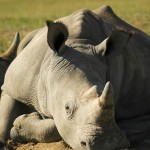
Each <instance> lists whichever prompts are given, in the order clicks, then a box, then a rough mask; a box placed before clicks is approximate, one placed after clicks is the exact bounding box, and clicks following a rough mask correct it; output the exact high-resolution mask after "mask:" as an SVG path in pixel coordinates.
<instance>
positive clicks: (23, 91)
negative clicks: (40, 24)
mask: <svg viewBox="0 0 150 150" xmlns="http://www.w3.org/2000/svg"><path fill="white" fill-rule="evenodd" d="M59 22H61V23H59ZM25 41H29V42H25V44H22V46H21V47H23V50H22V51H21V50H20V51H21V52H20V53H19V55H18V56H17V58H16V59H15V60H14V61H13V62H12V63H11V65H10V67H9V69H8V71H7V73H6V76H5V81H4V85H3V87H2V90H3V93H2V97H1V101H0V114H2V115H1V116H0V129H2V130H0V141H1V142H2V143H4V141H5V140H6V139H7V138H8V135H9V131H10V129H11V127H12V124H13V122H14V120H15V118H17V117H18V116H19V115H20V114H21V113H20V112H19V110H18V103H19V104H20V102H21V103H23V104H26V105H27V106H32V107H33V108H34V109H35V110H36V111H37V112H35V113H31V114H28V115H22V116H20V117H18V118H17V119H16V120H15V122H14V124H13V128H12V129H11V137H12V138H13V139H14V140H18V141H19V139H20V141H35V142H54V141H59V140H61V138H63V139H64V140H65V141H66V142H67V143H68V144H69V145H70V146H71V147H72V148H73V149H75V150H99V149H104V150H112V149H121V148H126V147H129V145H130V144H131V146H132V143H134V141H140V142H143V141H148V139H149V137H148V136H149V131H150V129H149V128H150V118H149V117H150V116H149V111H150V100H149V98H150V92H149V89H150V80H149V73H150V69H149V64H150V59H149V55H150V52H149V48H150V38H149V36H148V35H146V34H145V33H143V32H142V31H139V30H138V29H136V28H134V27H132V26H130V25H128V24H127V23H125V22H124V21H122V20H121V19H119V18H118V17H117V16H116V15H115V14H114V13H113V11H112V10H111V8H110V7H108V6H104V7H102V8H99V9H97V10H95V11H90V10H80V11H78V12H75V13H73V14H71V15H69V16H67V17H64V18H61V19H58V20H57V21H55V22H50V21H47V27H44V28H42V29H39V30H38V31H37V32H36V33H35V36H31V38H29V40H28V38H27V40H25ZM26 45H27V46H26ZM21 49H22V48H21ZM14 70H15V71H14ZM137 133H138V134H139V135H142V136H139V137H140V138H139V139H136V137H137V136H136V134H137ZM141 137H142V138H141ZM146 144H147V143H146Z"/></svg>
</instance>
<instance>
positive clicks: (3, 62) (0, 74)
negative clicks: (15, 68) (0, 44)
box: [0, 33, 20, 95]
mask: <svg viewBox="0 0 150 150" xmlns="http://www.w3.org/2000/svg"><path fill="white" fill-rule="evenodd" d="M19 42H20V37H19V33H16V35H15V38H14V41H13V43H12V44H11V46H10V48H9V49H8V50H7V51H6V52H5V53H3V54H1V55H0V87H1V86H2V84H3V81H4V76H5V73H6V70H7V68H8V66H9V65H10V63H11V62H12V61H13V60H14V58H15V57H16V54H17V48H18V45H19ZM0 95H1V89H0Z"/></svg>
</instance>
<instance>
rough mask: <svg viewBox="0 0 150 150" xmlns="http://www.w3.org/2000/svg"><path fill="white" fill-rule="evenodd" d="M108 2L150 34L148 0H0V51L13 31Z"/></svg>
mask: <svg viewBox="0 0 150 150" xmlns="http://www.w3.org/2000/svg"><path fill="white" fill-rule="evenodd" d="M102 5H110V6H111V7H112V8H113V10H114V11H115V12H116V14H117V15H118V16H119V17H121V18H122V19H123V20H125V21H126V22H128V23H129V24H132V25H133V26H135V27H137V28H139V29H141V30H143V31H144V32H146V33H147V34H149V35H150V28H149V25H150V0H0V52H2V51H5V50H6V49H7V48H8V47H9V45H10V44H11V41H12V39H13V36H14V34H15V32H17V31H19V32H20V33H21V37H23V36H25V35H26V34H27V33H28V32H30V31H32V30H34V29H37V28H39V27H42V26H45V20H47V19H51V20H55V19H57V18H59V17H62V16H65V15H68V14H70V13H72V12H74V11H76V10H78V9H82V8H87V9H91V10H92V9H96V8H98V7H100V6H102Z"/></svg>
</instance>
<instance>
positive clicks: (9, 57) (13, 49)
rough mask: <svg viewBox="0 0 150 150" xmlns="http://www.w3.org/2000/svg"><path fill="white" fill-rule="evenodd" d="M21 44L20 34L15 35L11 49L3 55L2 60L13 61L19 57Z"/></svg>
mask: <svg viewBox="0 0 150 150" xmlns="http://www.w3.org/2000/svg"><path fill="white" fill-rule="evenodd" d="M19 43H20V35H19V32H17V33H16V34H15V37H14V40H13V42H12V44H11V46H10V47H9V49H8V50H7V51H6V52H5V53H4V54H2V55H1V57H2V58H4V59H7V60H9V61H12V60H13V59H14V58H15V57H16V55H17V49H18V46H19Z"/></svg>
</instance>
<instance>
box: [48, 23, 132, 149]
mask: <svg viewBox="0 0 150 150" xmlns="http://www.w3.org/2000/svg"><path fill="white" fill-rule="evenodd" d="M47 26H48V35H47V42H48V45H49V47H50V49H51V51H52V53H53V59H52V60H51V62H50V66H51V70H52V71H51V72H50V75H49V80H48V81H49V83H50V85H49V86H48V88H49V91H52V92H51V94H49V96H48V99H50V101H49V102H47V105H48V110H50V112H51V114H52V116H53V118H54V121H55V124H56V126H57V129H58V131H59V133H60V135H61V136H62V138H63V139H64V140H65V141H66V142H67V143H68V144H69V145H70V146H71V147H72V148H73V149H76V150H99V149H105V150H110V149H111V150H112V149H117V148H126V147H128V146H129V141H128V140H127V138H126V135H125V133H124V132H123V131H121V130H120V129H119V128H118V126H117V124H116V122H115V116H114V114H115V112H114V111H115V100H114V93H113V87H112V85H111V83H110V82H109V81H108V79H107V76H108V75H107V69H108V67H107V60H108V59H109V57H114V56H117V55H119V53H121V51H122V50H123V49H124V47H125V46H126V45H127V43H128V41H129V39H130V34H128V33H126V32H123V31H115V32H113V33H112V34H111V35H110V36H109V37H108V38H106V39H105V40H104V41H102V42H101V43H100V44H99V45H97V46H95V45H93V44H89V43H88V44H85V43H83V40H82V39H72V38H71V37H68V31H67V28H66V27H65V25H63V24H62V23H53V22H49V21H48V22H47ZM107 81H108V82H107ZM54 89H55V90H54ZM51 99H53V100H51Z"/></svg>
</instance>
